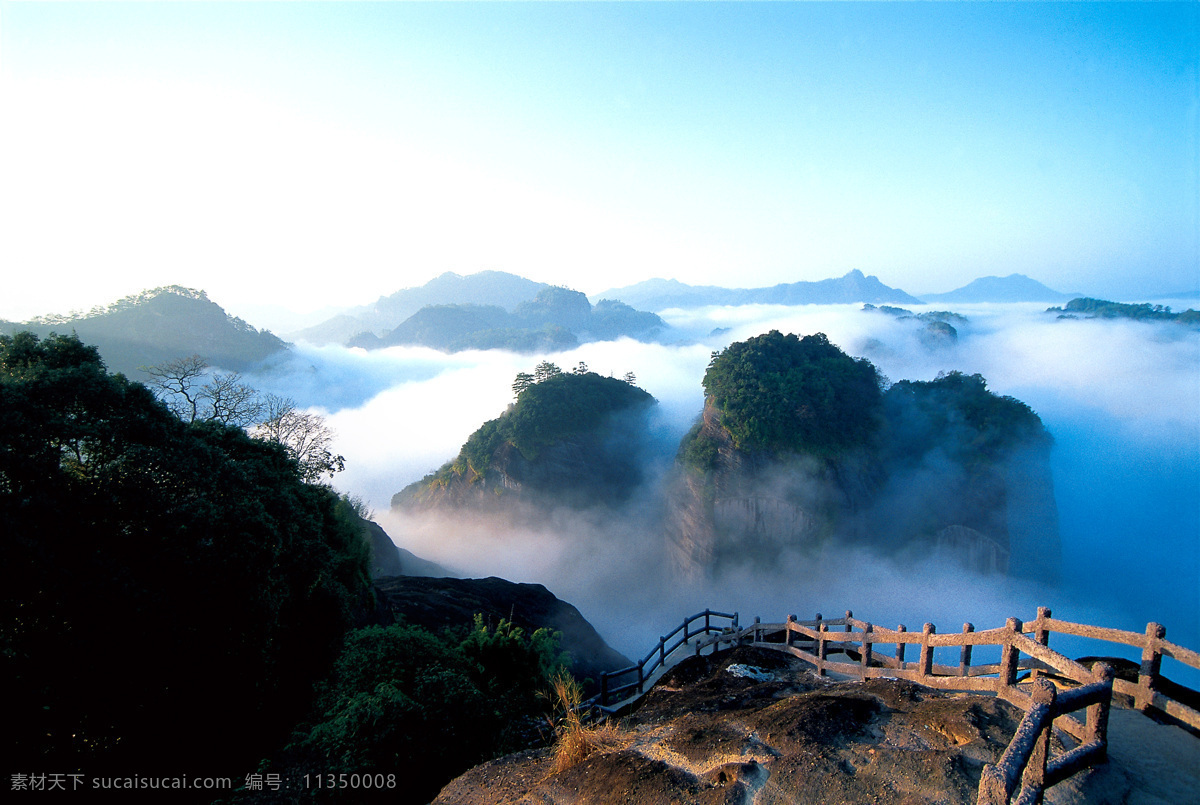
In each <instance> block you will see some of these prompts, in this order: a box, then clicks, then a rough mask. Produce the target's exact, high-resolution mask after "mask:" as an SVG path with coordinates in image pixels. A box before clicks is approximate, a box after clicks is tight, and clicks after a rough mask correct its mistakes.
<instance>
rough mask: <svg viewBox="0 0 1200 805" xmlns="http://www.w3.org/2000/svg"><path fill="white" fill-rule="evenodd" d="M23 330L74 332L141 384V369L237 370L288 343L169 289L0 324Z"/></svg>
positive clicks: (201, 296)
mask: <svg viewBox="0 0 1200 805" xmlns="http://www.w3.org/2000/svg"><path fill="white" fill-rule="evenodd" d="M18 330H29V331H31V332H33V333H34V334H36V335H38V336H39V337H42V338H44V337H46V336H47V335H49V334H50V333H60V334H68V333H72V332H73V333H75V334H76V335H78V336H79V338H80V339H81V340H82V341H84V342H85V343H88V344H94V345H96V346H97V347H98V348H99V350H100V356H101V357H102V358H103V359H104V363H105V365H106V366H107V367H108V369H109V371H112V372H123V373H124V374H125V375H127V376H128V377H130V378H132V379H144V378H145V375H144V373H142V372H141V371H139V367H142V366H154V365H156V364H160V363H163V362H165V361H168V360H171V359H172V358H179V357H185V356H188V355H200V356H201V357H203V358H204V359H205V360H206V361H208V363H209V364H211V365H212V366H215V367H218V368H221V369H226V370H230V371H242V370H245V369H248V368H250V367H251V366H253V365H254V364H256V363H258V362H260V361H262V360H264V359H265V358H267V357H268V356H270V355H273V354H274V353H276V352H280V351H282V350H284V349H287V347H288V344H287V343H286V342H285V341H283V340H281V339H280V338H278V337H276V336H275V335H273V334H272V333H270V332H267V331H265V330H264V331H259V330H256V329H255V328H254V327H251V326H250V325H249V324H247V323H246V322H244V321H242V320H241V319H239V318H237V317H236V316H230V315H229V314H228V313H226V312H225V310H224V309H223V308H222V307H221V306H220V305H218V304H216V303H215V302H212V301H210V300H209V298H208V296H207V295H205V293H204V291H198V290H195V289H192V288H182V287H180V286H178V285H171V286H167V287H163V288H155V289H153V290H149V291H143V292H142V293H139V294H136V295H134V296H127V297H125V298H124V299H121V300H119V301H117V302H114V303H113V304H111V305H109V306H108V307H106V308H96V309H94V310H92V311H91V312H89V313H86V314H81V315H72V316H41V317H38V318H35V319H30V320H29V321H27V322H9V321H0V332H3V333H8V334H11V333H14V332H17V331H18Z"/></svg>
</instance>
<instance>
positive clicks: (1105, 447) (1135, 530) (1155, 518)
mask: <svg viewBox="0 0 1200 805" xmlns="http://www.w3.org/2000/svg"><path fill="white" fill-rule="evenodd" d="M1176 304H1178V300H1176ZM910 307H911V308H912V310H913V312H914V313H920V312H922V311H924V310H932V309H935V308H933V307H931V306H910ZM1180 307H1182V305H1180ZM951 309H952V310H953V312H955V313H957V314H960V315H962V316H965V317H966V319H967V321H966V322H965V323H960V322H956V325H955V326H956V329H957V331H958V338H957V340H956V341H955V340H941V341H936V342H935V341H930V339H928V338H927V337H925V331H924V329H923V328H924V325H923V324H922V323H921V322H919V321H917V320H916V319H913V318H897V317H894V316H890V315H888V314H886V313H883V312H879V311H866V310H863V309H862V306H861V305H819V306H815V305H807V306H798V307H784V306H765V305H752V306H741V307H716V308H712V307H710V308H700V309H694V310H678V309H675V310H666V311H660V315H661V316H662V317H663V319H665V320H666V321H667V323H668V324H669V325H670V333H669V336H667V337H664V339H663V341H668V340H670V341H671V343H642V342H637V341H633V340H628V339H622V340H619V341H608V342H594V343H588V344H584V345H581V346H579V347H578V348H576V349H573V350H570V351H566V352H560V353H554V354H550V355H545V356H543V355H527V354H514V353H510V352H504V351H496V350H489V351H465V352H458V353H455V354H445V353H441V352H437V351H435V350H431V349H427V348H419V347H390V348H387V349H382V350H375V351H371V352H367V351H364V350H361V349H348V348H345V347H341V346H322V347H313V346H310V345H305V344H303V343H300V344H297V345H296V347H295V348H294V349H293V350H292V351H291V352H290V353H288V354H287V357H286V358H284V359H282V360H280V361H277V362H276V363H274V364H273V365H271V366H270V367H269V368H266V369H262V370H260V371H259V372H257V373H255V374H254V375H251V376H249V378H248V379H249V380H250V381H251V382H252V383H253V384H254V385H256V386H258V387H260V388H262V389H264V390H266V391H271V392H274V393H278V394H286V395H289V396H291V397H293V398H294V399H296V401H297V402H298V403H299V404H300V405H302V406H306V407H311V408H312V409H314V410H317V411H319V412H321V413H322V414H323V415H325V416H326V418H327V421H328V423H329V425H330V426H331V427H332V428H333V429H334V430H335V431H336V434H337V437H336V443H335V449H336V451H337V452H339V453H341V454H342V455H344V456H345V458H346V470H345V472H343V473H341V474H339V475H338V476H337V477H336V478H335V481H334V484H335V486H336V487H337V488H338V489H339V490H340V491H343V492H347V493H350V494H352V495H357V496H360V497H362V498H363V499H364V500H365V501H366V502H367V503H368V504H369V505H370V506H371V508H372V509H373V510H374V512H375V519H376V520H377V521H378V522H379V523H381V524H382V525H383V526H384V527H385V528H386V529H387V531H388V532H389V534H390V535H391V536H392V538H393V539H394V540H395V541H396V542H397V543H398V544H399V545H400V546H401V547H404V548H407V549H409V550H411V551H413V552H414V553H416V554H417V555H418V556H421V557H423V558H426V559H430V560H433V561H435V562H438V563H440V564H441V565H443V566H444V567H446V568H448V569H450V570H451V571H453V572H454V573H456V574H459V575H462V576H468V577H477V576H488V575H496V576H501V577H504V578H507V579H510V580H513V581H521V582H537V583H541V584H544V585H546V586H547V587H548V588H550V590H551V591H552V592H554V593H555V594H556V595H558V596H559V597H561V598H563V599H565V600H568V601H570V602H572V603H574V604H575V605H576V606H577V607H579V609H580V610H581V611H582V612H583V614H584V616H585V617H587V618H588V619H589V620H590V621H592V623H594V624H595V625H596V626H597V628H598V629H599V630H600V631H601V633H602V634H603V635H604V636H605V638H606V639H607V640H608V641H609V642H610V643H611V644H613V645H614V646H615V647H616V648H618V649H619V650H621V651H623V652H625V653H626V654H627V655H629V656H635V655H637V656H640V655H641V654H642V653H644V652H645V651H646V650H647V648H648V647H649V645H651V644H652V643H653V641H655V640H656V639H657V637H658V635H659V634H662V633H665V632H666V631H669V630H670V629H671V628H672V627H673V625H674V624H675V623H677V622H678V621H679V620H680V619H681V618H682V617H684V616H685V615H689V614H691V613H693V612H695V611H698V610H701V609H703V608H705V607H711V608H713V609H720V610H725V611H734V610H736V611H739V612H740V613H741V615H742V618H743V619H744V620H748V619H749V618H751V617H753V616H754V615H760V616H762V617H763V619H764V620H768V621H773V620H782V619H783V618H785V617H786V615H787V614H789V613H792V614H796V615H798V616H799V617H801V618H805V617H812V615H813V613H814V612H817V611H820V612H822V613H823V614H825V615H826V616H827V617H836V616H838V615H840V614H841V613H842V611H844V610H845V609H853V610H854V611H855V614H856V615H857V616H858V617H862V618H866V619H868V620H872V621H874V622H878V623H881V624H883V625H889V626H894V625H895V624H896V623H900V622H903V623H905V624H906V625H907V626H908V628H909V629H914V628H916V629H919V628H920V626H921V623H922V622H923V621H925V620H929V621H932V622H934V623H936V624H937V626H938V628H939V631H957V630H958V629H959V628H960V627H961V625H962V623H963V622H964V621H972V622H974V623H975V624H976V625H977V626H978V627H979V628H985V627H990V626H996V625H1001V624H1002V623H1003V620H1004V618H1005V617H1007V616H1010V615H1015V616H1017V617H1019V618H1022V619H1026V618H1032V617H1033V615H1034V614H1035V608H1036V607H1037V606H1039V605H1044V606H1050V607H1051V608H1052V609H1053V611H1054V613H1055V615H1056V616H1057V617H1061V618H1063V619H1066V620H1073V621H1077V622H1092V623H1097V624H1102V625H1107V626H1113V627H1119V628H1124V629H1130V630H1133V631H1137V632H1140V631H1142V629H1143V628H1144V627H1145V624H1146V622H1147V621H1152V620H1153V621H1159V622H1161V623H1163V624H1165V625H1166V626H1167V628H1168V639H1172V640H1174V641H1177V642H1180V643H1182V644H1184V645H1193V646H1194V645H1197V644H1200V544H1198V541H1200V540H1198V535H1200V507H1198V504H1197V501H1198V500H1200V383H1198V382H1197V374H1196V369H1197V367H1198V366H1200V333H1197V332H1196V331H1195V330H1193V329H1190V328H1187V327H1182V326H1178V325H1176V324H1173V323H1170V322H1143V321H1130V320H1099V319H1093V320H1088V319H1077V320H1076V319H1058V318H1057V317H1056V316H1055V315H1054V314H1052V313H1046V312H1045V310H1046V306H1045V304H1044V303H1043V304H977V305H956V306H953V307H952V308H951ZM771 329H778V330H780V331H782V332H785V333H787V332H794V333H797V334H800V335H806V334H811V333H816V332H823V333H825V334H826V335H828V337H829V339H830V340H831V341H832V342H833V343H834V344H836V345H838V346H839V347H841V348H842V349H843V350H844V351H845V352H847V353H849V354H850V355H852V356H855V357H866V358H868V359H870V360H871V361H872V363H874V364H875V365H876V367H878V369H879V371H880V372H881V373H882V374H883V375H884V376H886V377H887V378H888V379H889V380H890V381H893V382H894V381H898V380H902V379H907V380H931V379H933V378H935V377H936V376H937V375H938V373H939V372H944V371H952V370H958V371H962V372H965V373H968V374H972V373H979V374H982V375H983V376H984V377H985V378H986V380H987V382H988V387H989V389H990V390H991V391H992V392H994V393H996V394H999V395H1008V396H1012V397H1015V398H1017V399H1019V400H1021V401H1023V402H1025V403H1027V404H1028V405H1029V406H1030V407H1032V408H1033V410H1034V411H1035V412H1036V413H1037V414H1038V415H1039V416H1040V417H1041V418H1042V421H1043V422H1044V424H1045V426H1046V428H1047V429H1048V430H1049V432H1050V434H1051V436H1052V437H1053V439H1054V447H1053V450H1052V454H1051V466H1052V471H1053V476H1054V492H1055V497H1056V500H1057V505H1058V515H1059V528H1060V533H1061V539H1062V552H1063V573H1062V578H1061V582H1060V583H1059V584H1057V585H1055V586H1040V585H1038V584H1036V583H1034V582H1030V581H1024V580H1022V579H1019V578H1010V577H1003V576H986V577H983V576H976V575H973V574H970V573H967V572H966V571H965V570H963V569H962V568H959V567H956V566H954V565H953V564H947V563H945V562H941V561H937V560H935V559H933V558H929V559H928V560H919V559H918V560H913V559H911V558H910V559H908V560H905V562H903V563H900V562H897V561H895V560H893V559H889V558H884V557H882V556H876V555H873V554H871V553H869V552H867V551H865V550H864V549H861V548H856V549H850V548H847V549H845V550H839V549H837V548H827V549H825V550H824V551H823V553H822V554H821V556H819V557H803V558H801V557H788V556H783V557H780V562H779V565H778V567H777V568H776V569H773V570H772V571H771V572H769V573H765V574H764V573H762V572H756V573H754V574H752V575H746V574H739V573H736V572H731V573H725V574H722V575H717V576H716V577H715V578H708V579H705V580H703V581H701V582H693V583H687V584H685V583H683V582H680V581H678V580H675V579H672V578H671V577H670V574H669V573H668V572H667V570H666V567H665V563H664V556H663V554H662V541H661V535H660V534H656V533H647V532H648V531H654V530H655V529H654V528H653V527H651V526H649V525H648V524H649V523H652V522H653V518H650V517H646V516H644V514H645V513H644V512H642V511H640V510H639V506H643V505H649V504H648V503H646V500H647V499H648V498H649V497H650V494H649V492H648V493H647V495H646V496H643V497H637V496H635V498H634V499H633V500H632V501H630V502H629V503H628V504H627V505H625V506H624V507H622V508H621V509H620V510H618V511H612V510H606V509H597V510H596V511H594V512H589V511H584V512H579V511H569V512H568V511H559V512H555V513H552V514H550V515H548V516H547V518H546V521H545V522H544V523H542V524H540V525H538V526H537V527H528V526H525V527H521V528H516V527H513V526H511V525H501V524H499V523H495V522H489V521H480V520H473V521H468V520H467V519H465V518H455V519H454V520H453V521H447V520H442V519H437V518H434V517H432V516H422V517H414V516H410V515H405V514H402V513H400V512H398V511H393V510H391V508H390V501H391V497H392V495H393V494H395V493H396V492H398V491H399V490H401V489H402V488H403V487H405V486H407V485H408V484H410V483H412V482H414V481H417V480H420V479H421V478H422V477H424V476H425V475H427V474H429V473H431V472H433V471H434V470H436V469H438V467H440V466H441V465H442V464H444V463H445V462H447V461H449V460H451V459H452V458H454V456H455V455H456V454H457V453H458V450H459V448H460V447H461V446H462V444H463V442H464V441H465V440H466V439H467V437H468V436H469V435H470V434H471V433H472V432H473V431H474V430H475V429H476V428H478V427H479V426H480V425H481V424H483V422H485V421H487V420H489V419H493V418H495V417H497V416H499V415H500V414H501V413H503V412H504V410H505V408H506V407H507V406H508V405H509V404H510V403H511V402H512V401H513V398H514V395H513V391H512V383H513V379H514V377H515V376H516V375H517V373H518V372H529V371H532V369H533V367H534V365H535V364H536V363H538V362H539V361H541V360H542V359H543V358H545V359H548V360H551V361H553V362H554V363H556V364H557V365H559V366H560V367H562V368H563V369H564V370H570V369H571V368H573V367H575V366H576V365H577V364H578V363H579V362H581V361H582V362H584V363H586V365H587V367H588V368H589V369H590V370H591V371H593V372H597V373H599V374H601V375H611V376H613V377H617V378H621V377H624V376H625V375H626V373H628V372H632V373H633V374H634V375H635V377H636V383H637V385H638V386H640V387H641V388H643V389H645V390H646V391H648V392H650V393H651V394H652V395H654V397H655V398H656V399H657V400H658V402H659V405H658V406H657V408H658V411H657V413H656V415H655V417H656V419H655V425H654V428H653V439H652V442H653V445H652V448H653V449H651V450H650V451H648V452H649V453H650V454H649V455H646V457H645V461H646V465H647V470H648V472H647V476H646V477H647V478H648V479H649V480H648V481H647V484H648V485H649V486H652V485H653V484H654V483H655V480H656V479H658V478H661V476H662V474H663V473H665V472H667V471H669V469H670V467H671V464H672V462H673V458H674V453H675V450H676V448H677V447H678V444H679V440H680V438H681V437H682V436H683V434H684V433H685V432H686V431H687V430H688V428H689V427H690V426H691V425H692V424H693V422H694V421H695V420H696V418H697V416H698V415H699V413H700V410H701V408H702V407H703V403H704V400H703V390H702V387H701V378H702V377H703V376H704V372H705V368H706V366H707V365H708V362H709V360H710V356H711V354H712V352H714V351H717V350H721V349H723V348H725V347H726V346H728V345H729V344H730V343H732V342H734V341H739V340H744V339H746V338H749V337H751V336H755V335H758V334H761V333H764V332H767V331H768V330H771ZM1064 640H1065V639H1064ZM1068 648H1069V647H1068Z"/></svg>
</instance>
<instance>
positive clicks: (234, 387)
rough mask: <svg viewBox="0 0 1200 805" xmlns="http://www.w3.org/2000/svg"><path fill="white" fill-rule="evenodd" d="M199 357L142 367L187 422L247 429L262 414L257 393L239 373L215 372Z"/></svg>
mask: <svg viewBox="0 0 1200 805" xmlns="http://www.w3.org/2000/svg"><path fill="white" fill-rule="evenodd" d="M211 368H212V367H211V366H209V364H208V361H206V360H205V359H204V358H202V357H201V356H199V355H189V356H188V357H186V358H174V359H172V360H169V361H166V362H165V363H160V364H158V365H157V366H143V367H142V371H144V372H145V373H146V374H148V375H150V377H151V385H152V386H153V387H154V388H155V389H156V390H157V394H158V397H159V398H160V399H162V400H163V402H165V403H166V404H167V407H169V408H170V409H171V410H172V411H174V412H175V415H176V416H178V417H179V418H180V419H182V420H183V421H184V422H199V421H203V420H211V421H214V422H220V423H221V424H222V425H236V426H238V427H241V428H244V427H247V426H249V425H251V424H253V423H254V422H255V421H257V419H258V417H259V415H260V414H261V413H262V400H261V399H260V398H259V394H258V391H257V390H255V389H254V388H253V387H252V386H249V385H247V384H245V383H243V382H242V376H241V375H240V374H239V373H237V372H228V373H225V372H214V373H211V375H210V370H211Z"/></svg>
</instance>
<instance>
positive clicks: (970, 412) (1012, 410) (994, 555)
mask: <svg viewBox="0 0 1200 805" xmlns="http://www.w3.org/2000/svg"><path fill="white" fill-rule="evenodd" d="M884 403H885V404H884V416H883V418H882V421H881V422H880V424H879V426H878V428H877V431H876V433H875V435H874V436H873V438H872V440H871V441H869V442H868V443H867V444H864V445H862V446H858V447H853V448H850V449H845V450H841V451H838V452H836V453H834V454H830V455H825V456H821V457H818V456H814V455H806V454H803V453H798V452H789V451H785V450H767V449H759V450H746V449H741V448H739V446H738V445H737V444H736V443H735V440H734V438H733V437H732V435H731V432H730V431H731V429H730V426H729V425H728V422H727V421H726V417H727V416H728V415H727V414H726V413H724V412H723V411H722V410H721V409H720V408H719V407H718V406H717V405H716V403H715V402H714V399H713V398H712V397H710V398H709V399H708V400H707V402H706V405H705V408H704V411H703V413H702V414H701V419H700V422H699V423H698V426H697V428H696V429H694V430H693V432H692V433H691V434H689V436H688V437H686V438H685V447H684V449H683V450H681V453H680V458H681V460H680V461H679V463H678V466H677V472H676V477H675V478H674V480H673V481H672V483H671V484H669V486H668V491H667V503H666V507H667V512H668V516H667V518H666V522H665V526H664V530H665V533H666V537H667V545H668V551H669V554H670V556H671V558H672V560H673V565H674V566H675V569H676V570H677V571H678V572H679V573H680V574H681V575H682V576H683V577H685V578H687V577H691V578H695V577H699V576H702V575H704V574H706V573H712V572H720V571H721V570H724V569H726V568H728V567H730V566H736V565H751V566H759V567H761V566H766V565H768V564H769V563H771V562H775V561H777V560H778V559H779V557H780V555H781V553H782V552H784V551H792V552H794V553H796V554H797V555H799V556H801V557H803V556H817V555H819V554H821V553H823V552H825V551H828V550H830V549H836V548H838V547H840V546H843V545H845V546H862V547H868V548H871V549H874V550H879V551H881V552H883V553H885V554H895V555H902V556H906V557H908V558H913V559H915V558H921V557H924V556H930V555H936V556H938V557H939V558H941V559H946V560H952V561H956V562H958V563H959V564H961V565H963V566H964V567H966V568H967V569H969V570H971V571H974V572H978V573H1000V574H1011V575H1016V576H1021V577H1025V578H1037V579H1041V580H1046V581H1053V580H1054V579H1055V578H1056V577H1057V575H1058V573H1059V570H1060V565H1061V547H1060V542H1059V533H1058V515H1057V507H1056V504H1055V500H1054V485H1053V480H1052V477H1051V472H1050V447H1051V441H1050V439H1049V437H1048V436H1047V435H1046V434H1045V431H1044V429H1043V428H1042V424H1041V421H1040V419H1038V417H1037V415H1036V414H1034V413H1033V412H1032V411H1030V410H1029V409H1028V408H1027V406H1024V404H1023V403H1020V402H1019V401H1016V400H1012V399H1011V398H1006V397H998V396H996V395H994V394H992V393H991V392H989V391H987V390H986V387H985V384H984V381H983V379H982V378H981V377H979V376H971V377H967V376H963V375H951V376H947V377H945V378H939V379H938V380H936V381H933V382H930V383H909V382H907V381H902V382H901V383H899V384H896V386H894V387H893V389H892V390H890V391H888V392H887V394H886V395H885V396H884Z"/></svg>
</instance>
